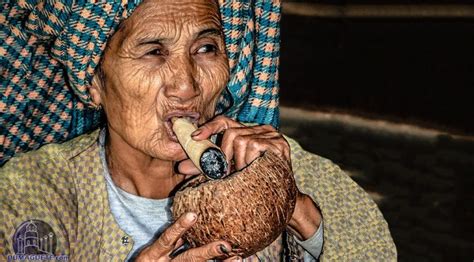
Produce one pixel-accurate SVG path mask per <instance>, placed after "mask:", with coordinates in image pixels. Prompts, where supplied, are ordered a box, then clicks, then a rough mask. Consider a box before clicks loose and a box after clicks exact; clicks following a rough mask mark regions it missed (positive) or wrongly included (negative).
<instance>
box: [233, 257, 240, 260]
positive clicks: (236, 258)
mask: <svg viewBox="0 0 474 262" xmlns="http://www.w3.org/2000/svg"><path fill="white" fill-rule="evenodd" d="M234 261H242V258H241V257H235V258H234Z"/></svg>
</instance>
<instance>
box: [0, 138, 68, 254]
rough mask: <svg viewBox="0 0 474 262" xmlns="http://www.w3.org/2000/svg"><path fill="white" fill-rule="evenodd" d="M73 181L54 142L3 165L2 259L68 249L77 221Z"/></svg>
mask: <svg viewBox="0 0 474 262" xmlns="http://www.w3.org/2000/svg"><path fill="white" fill-rule="evenodd" d="M73 185H74V183H73V182H72V178H71V176H68V171H67V164H66V161H63V160H62V159H61V157H59V154H57V152H56V150H55V146H54V145H51V146H46V147H43V148H42V149H40V150H38V151H33V152H29V153H27V154H23V155H20V156H18V157H15V158H12V159H11V160H10V161H9V162H7V163H6V164H5V165H4V166H3V167H2V168H1V169H0V251H1V255H0V260H2V261H3V260H5V261H7V260H8V256H13V255H15V254H17V255H18V254H20V255H21V254H22V253H23V254H32V253H36V254H43V255H45V254H46V255H55V256H64V255H66V256H68V255H70V246H71V242H72V241H73V239H74V238H75V225H76V224H77V221H76V220H77V215H76V211H77V210H76V206H77V205H76V203H75V201H76V197H75V188H74V186H73ZM28 225H30V226H28ZM27 231H28V233H27ZM26 237H28V239H26ZM25 249H26V251H25ZM35 250H36V251H35ZM2 257H3V258H2Z"/></svg>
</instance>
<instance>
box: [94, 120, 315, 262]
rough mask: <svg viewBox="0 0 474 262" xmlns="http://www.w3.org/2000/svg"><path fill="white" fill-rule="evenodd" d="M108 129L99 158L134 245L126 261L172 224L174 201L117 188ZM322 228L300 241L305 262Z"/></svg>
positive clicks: (112, 204) (111, 199)
mask: <svg viewBox="0 0 474 262" xmlns="http://www.w3.org/2000/svg"><path fill="white" fill-rule="evenodd" d="M105 135H106V131H105V129H103V130H101V133H100V137H99V145H100V157H101V160H102V165H103V168H104V177H105V180H106V181H107V193H108V197H109V204H110V210H111V212H112V215H113V216H114V218H115V220H116V221H117V223H118V225H119V227H120V228H121V229H122V230H123V231H124V232H125V233H127V234H128V235H129V236H131V237H132V239H133V242H134V245H133V248H132V250H131V252H130V253H129V255H128V257H127V261H128V260H130V259H131V258H133V257H135V256H136V255H138V253H139V252H140V251H141V250H142V249H143V248H144V247H146V246H148V245H149V244H151V243H152V242H153V241H154V240H156V239H157V237H158V236H159V235H160V234H161V233H162V232H163V231H164V230H165V229H166V228H167V227H168V226H169V225H170V224H171V223H172V219H173V216H172V214H171V210H170V209H171V205H172V203H173V199H172V198H165V199H150V198H144V197H140V196H136V195H133V194H130V193H127V192H125V191H124V190H122V189H120V188H119V187H117V186H116V185H115V183H114V182H113V180H112V178H111V177H110V173H109V170H108V167H107V160H106V158H105V147H104V145H105ZM322 228H323V226H322V223H321V226H320V227H319V229H318V230H317V231H316V233H315V234H314V235H313V236H312V237H310V238H309V239H307V240H305V241H298V240H297V243H298V244H300V245H301V246H302V247H303V248H304V249H305V250H306V251H307V252H305V254H304V261H315V258H317V257H319V255H320V254H321V250H322V245H323V229H322Z"/></svg>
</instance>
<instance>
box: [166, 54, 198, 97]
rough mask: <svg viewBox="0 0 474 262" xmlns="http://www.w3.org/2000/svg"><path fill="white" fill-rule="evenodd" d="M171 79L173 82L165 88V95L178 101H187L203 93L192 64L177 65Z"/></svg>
mask: <svg viewBox="0 0 474 262" xmlns="http://www.w3.org/2000/svg"><path fill="white" fill-rule="evenodd" d="M177 68H178V69H177V70H176V71H175V72H174V74H173V77H172V79H171V81H172V83H171V85H169V86H168V87H167V88H166V90H165V95H166V96H167V97H168V98H169V99H171V100H174V101H177V102H181V103H182V102H186V101H189V100H192V99H193V98H195V97H197V96H199V95H200V94H201V92H200V90H199V85H198V83H197V82H196V79H195V76H194V70H193V68H192V66H191V65H190V64H183V63H181V65H177Z"/></svg>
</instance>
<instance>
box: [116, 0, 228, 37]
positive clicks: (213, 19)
mask: <svg viewBox="0 0 474 262" xmlns="http://www.w3.org/2000/svg"><path fill="white" fill-rule="evenodd" d="M125 24H126V27H127V28H128V29H130V31H132V32H130V31H129V32H128V33H133V31H136V29H137V28H140V29H142V30H143V29H147V28H148V29H154V28H155V27H158V28H156V29H157V30H158V31H165V33H166V31H170V30H176V29H178V30H179V29H182V27H190V26H191V27H193V26H201V25H202V24H215V25H216V26H219V25H220V17H219V7H218V5H217V3H216V2H215V1H213V0H145V1H144V2H143V3H142V4H140V6H138V8H137V9H136V10H135V11H134V12H133V14H132V15H131V16H130V18H129V19H127V20H126V21H125Z"/></svg>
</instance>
